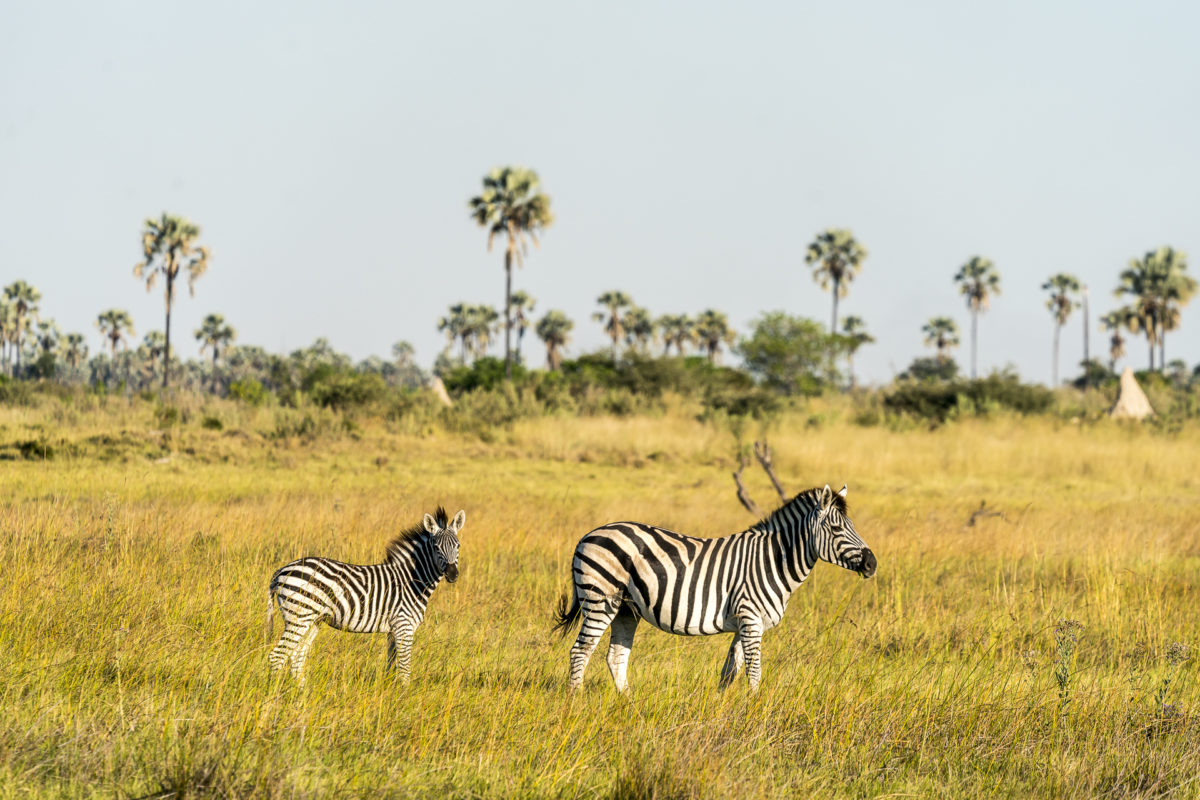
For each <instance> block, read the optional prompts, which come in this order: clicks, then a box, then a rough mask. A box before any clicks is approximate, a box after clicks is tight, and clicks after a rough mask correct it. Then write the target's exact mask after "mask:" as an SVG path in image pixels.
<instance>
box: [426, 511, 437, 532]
mask: <svg viewBox="0 0 1200 800" xmlns="http://www.w3.org/2000/svg"><path fill="white" fill-rule="evenodd" d="M425 530H427V531H429V532H430V533H437V532H438V524H437V520H436V519H434V518H433V515H432V514H426V515H425Z"/></svg>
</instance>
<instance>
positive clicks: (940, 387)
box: [883, 372, 1054, 422]
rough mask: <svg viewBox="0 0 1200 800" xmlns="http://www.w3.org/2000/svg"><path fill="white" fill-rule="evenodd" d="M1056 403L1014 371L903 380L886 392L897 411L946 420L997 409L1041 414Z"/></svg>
mask: <svg viewBox="0 0 1200 800" xmlns="http://www.w3.org/2000/svg"><path fill="white" fill-rule="evenodd" d="M1053 403H1054V393H1053V392H1051V391H1050V390H1049V389H1047V388H1046V387H1044V386H1038V385H1036V384H1026V383H1021V381H1020V379H1019V378H1018V377H1017V376H1016V375H1015V374H1013V373H1011V372H1001V373H992V374H991V375H989V376H988V377H986V378H983V379H981V380H975V381H961V380H958V381H939V382H928V381H927V382H914V381H900V382H898V383H897V384H896V385H895V386H894V387H893V388H892V389H891V390H889V391H888V392H887V393H885V394H884V397H883V406H884V408H885V409H887V410H888V411H889V412H891V413H894V414H906V415H909V416H913V417H919V418H922V419H931V420H936V421H938V422H945V421H946V420H947V419H949V418H950V417H952V416H958V415H971V414H978V415H985V414H987V413H988V411H989V410H991V409H993V408H1007V409H1010V410H1012V411H1016V412H1018V413H1020V414H1040V413H1042V412H1045V411H1047V410H1048V409H1049V408H1050V407H1051V406H1052V405H1053Z"/></svg>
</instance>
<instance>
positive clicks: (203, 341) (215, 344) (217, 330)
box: [196, 314, 237, 394]
mask: <svg viewBox="0 0 1200 800" xmlns="http://www.w3.org/2000/svg"><path fill="white" fill-rule="evenodd" d="M236 338H237V331H236V330H234V329H233V326H232V325H228V324H226V322H225V317H224V315H222V314H209V315H208V316H207V317H205V318H204V321H203V322H201V323H200V327H199V328H197V329H196V341H198V342H199V343H200V351H201V352H203V351H205V350H207V349H208V348H210V347H211V348H212V370H213V377H212V391H213V394H216V393H217V356H218V355H219V354H220V352H221V351H222V350H224V349H225V348H227V347H228V346H229V344H230V342H232V341H233V340H234V339H236Z"/></svg>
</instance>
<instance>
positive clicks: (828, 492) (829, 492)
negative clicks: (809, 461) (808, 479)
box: [817, 483, 833, 511]
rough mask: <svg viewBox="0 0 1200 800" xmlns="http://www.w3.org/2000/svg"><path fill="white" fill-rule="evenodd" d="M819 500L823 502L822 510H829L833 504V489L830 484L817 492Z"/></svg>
mask: <svg viewBox="0 0 1200 800" xmlns="http://www.w3.org/2000/svg"><path fill="white" fill-rule="evenodd" d="M817 500H818V501H819V502H820V503H821V511H828V510H829V507H830V506H831V505H833V489H830V488H829V484H828V483H827V484H825V488H824V489H822V490H821V491H819V492H817Z"/></svg>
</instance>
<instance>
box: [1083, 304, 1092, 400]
mask: <svg viewBox="0 0 1200 800" xmlns="http://www.w3.org/2000/svg"><path fill="white" fill-rule="evenodd" d="M1091 324H1092V323H1091V319H1090V318H1089V317H1088V287H1086V286H1084V287H1083V365H1084V366H1083V386H1084V388H1085V389H1086V388H1087V386H1088V383H1089V381H1088V376H1089V375H1090V374H1091V373H1090V372H1088V368H1087V362H1088V360H1089V359H1088V355H1089V353H1088V328H1089V327H1091Z"/></svg>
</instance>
